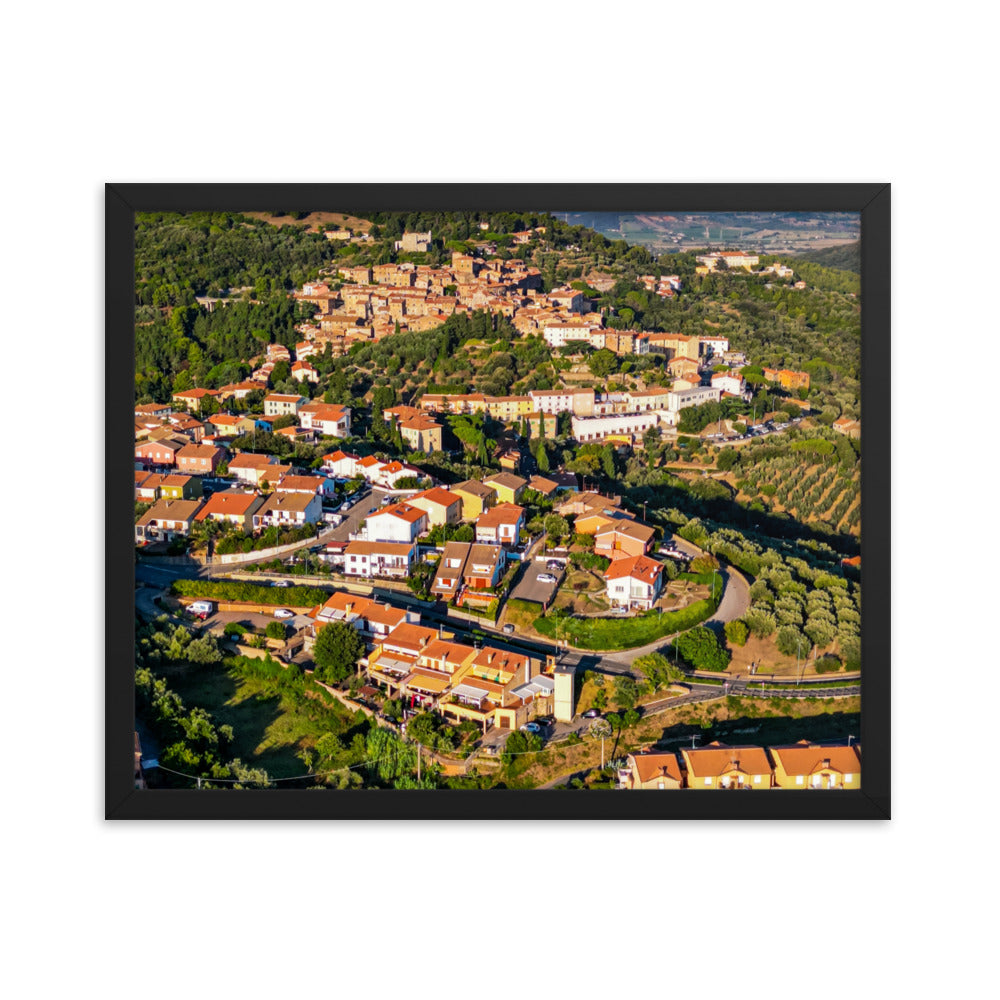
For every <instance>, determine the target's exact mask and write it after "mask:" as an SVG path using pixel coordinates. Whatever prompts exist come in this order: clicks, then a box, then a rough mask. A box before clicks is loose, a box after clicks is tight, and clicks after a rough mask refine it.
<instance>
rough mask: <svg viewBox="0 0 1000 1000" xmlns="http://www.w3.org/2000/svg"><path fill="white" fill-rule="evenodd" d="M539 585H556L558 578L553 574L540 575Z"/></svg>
mask: <svg viewBox="0 0 1000 1000" xmlns="http://www.w3.org/2000/svg"><path fill="white" fill-rule="evenodd" d="M538 582H539V583H555V582H556V578H555V577H554V576H553V575H552V574H551V573H539V574H538Z"/></svg>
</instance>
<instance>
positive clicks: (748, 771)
mask: <svg viewBox="0 0 1000 1000" xmlns="http://www.w3.org/2000/svg"><path fill="white" fill-rule="evenodd" d="M681 756H682V757H683V758H684V767H685V769H686V771H687V787H688V788H725V789H741V788H742V789H746V788H770V787H771V784H772V772H771V762H770V761H769V760H768V758H767V753H766V752H765V751H764V748H763V747H731V746H727V745H726V744H725V743H720V742H719V741H718V740H715V741H713V742H712V743H709V744H708V746H705V747H697V748H696V749H687V748H685V747H682V748H681Z"/></svg>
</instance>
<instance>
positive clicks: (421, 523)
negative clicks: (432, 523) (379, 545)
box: [365, 503, 427, 542]
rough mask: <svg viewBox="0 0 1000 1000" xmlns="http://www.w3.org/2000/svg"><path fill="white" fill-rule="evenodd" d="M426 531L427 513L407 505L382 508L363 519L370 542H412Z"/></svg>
mask: <svg viewBox="0 0 1000 1000" xmlns="http://www.w3.org/2000/svg"><path fill="white" fill-rule="evenodd" d="M426 530H427V512H426V511H424V510H421V509H420V508H419V507H411V506H410V504H408V503H397V504H393V505H392V506H391V507H384V508H383V509H382V510H380V511H377V512H376V513H374V514H369V515H368V517H367V518H365V535H366V536H367V538H368V541H370V542H414V541H416V539H417V538H418V537H419V536H420V535H422V534H423V533H424V532H425V531H426Z"/></svg>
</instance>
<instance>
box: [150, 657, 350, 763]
mask: <svg viewBox="0 0 1000 1000" xmlns="http://www.w3.org/2000/svg"><path fill="white" fill-rule="evenodd" d="M157 673H158V674H159V675H161V676H163V677H164V678H166V680H167V683H168V684H169V685H170V687H171V688H173V689H174V690H175V691H176V692H177V693H178V694H179V695H180V696H181V698H182V699H183V700H184V704H185V705H186V706H187V707H188V708H194V707H195V706H197V707H199V708H204V709H206V710H207V711H208V712H210V713H211V715H212V718H213V719H214V720H215V723H216V725H230V726H232V727H233V733H234V737H235V742H234V745H233V749H232V751H231V755H232V756H233V757H239V758H240V760H242V761H243V762H244V763H245V764H250V765H252V766H254V767H262V768H264V769H265V770H266V771H267V772H268V773H269V774H270V775H271V776H272V777H274V778H286V777H292V776H294V775H299V774H305V773H306V768H305V766H304V765H303V763H302V761H300V760H299V759H298V758H297V757H296V754H297V753H298V752H299V751H300V750H302V749H304V748H306V747H310V746H312V745H313V744H314V743H315V742H316V740H317V739H319V737H320V736H322V735H324V734H325V733H328V732H331V731H332V732H335V733H338V734H339V733H343V732H344V731H346V730H347V729H349V728H350V726H351V724H352V721H353V720H352V718H351V716H350V714H349V713H348V712H347V711H346V710H345V709H344V708H342V707H341V706H339V705H333V706H328V705H326V704H323V703H320V702H319V701H318V700H316V699H312V698H308V699H304V700H302V701H301V702H297V701H296V700H295V698H294V695H293V694H292V693H290V692H288V691H287V690H281V689H279V688H278V687H277V686H276V685H275V684H274V683H273V682H271V681H268V680H267V679H265V678H258V677H244V676H241V675H240V673H239V671H238V669H237V668H235V667H229V668H227V666H226V664H225V663H218V664H211V665H207V666H203V665H191V664H187V663H183V662H179V663H171V664H164V665H162V666H158V667H157Z"/></svg>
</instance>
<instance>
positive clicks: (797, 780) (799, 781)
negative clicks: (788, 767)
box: [795, 774, 806, 785]
mask: <svg viewBox="0 0 1000 1000" xmlns="http://www.w3.org/2000/svg"><path fill="white" fill-rule="evenodd" d="M805 780H806V779H805V778H804V777H802V775H801V774H797V775H796V776H795V784H796V785H803V784H805Z"/></svg>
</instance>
